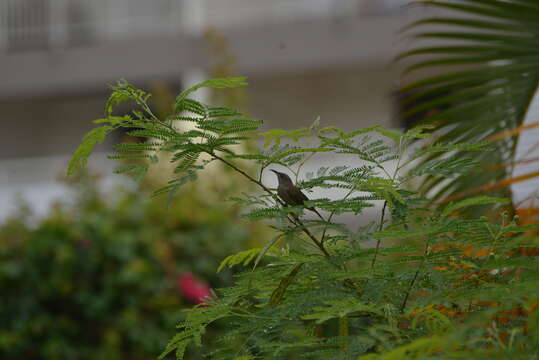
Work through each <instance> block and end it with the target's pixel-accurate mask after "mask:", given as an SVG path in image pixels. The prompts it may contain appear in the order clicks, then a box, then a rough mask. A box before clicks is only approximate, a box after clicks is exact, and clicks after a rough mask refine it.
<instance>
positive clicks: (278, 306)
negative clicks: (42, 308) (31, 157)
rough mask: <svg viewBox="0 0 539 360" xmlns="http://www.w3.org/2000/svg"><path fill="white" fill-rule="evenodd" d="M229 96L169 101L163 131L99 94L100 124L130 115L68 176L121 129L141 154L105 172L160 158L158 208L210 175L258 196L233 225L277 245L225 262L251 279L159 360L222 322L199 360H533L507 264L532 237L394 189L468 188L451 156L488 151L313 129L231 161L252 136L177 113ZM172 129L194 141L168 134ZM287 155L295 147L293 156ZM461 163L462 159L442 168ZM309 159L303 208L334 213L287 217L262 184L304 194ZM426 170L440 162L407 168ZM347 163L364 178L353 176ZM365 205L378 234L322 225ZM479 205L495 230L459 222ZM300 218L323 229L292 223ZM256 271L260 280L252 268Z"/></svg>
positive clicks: (131, 150)
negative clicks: (318, 161) (219, 169)
mask: <svg viewBox="0 0 539 360" xmlns="http://www.w3.org/2000/svg"><path fill="white" fill-rule="evenodd" d="M242 85H245V79H243V78H231V79H213V80H208V81H205V82H203V83H201V84H199V85H197V86H195V87H193V88H191V89H188V90H186V91H184V92H182V93H181V94H180V95H179V96H178V97H177V98H176V102H175V104H174V112H173V115H171V116H170V117H168V118H167V119H165V120H163V121H161V120H159V119H157V118H155V116H153V114H152V113H151V112H149V111H147V109H148V106H147V103H146V101H147V99H148V98H149V95H148V94H146V93H144V92H142V91H141V90H138V89H136V88H135V87H133V86H132V85H130V84H128V83H127V82H125V81H122V82H120V83H119V84H118V85H117V86H115V87H113V90H114V91H113V93H112V96H111V98H110V100H109V103H108V106H107V108H108V109H111V108H112V106H113V105H115V104H116V103H118V102H122V101H127V100H134V101H135V102H137V103H138V104H139V106H140V111H137V112H134V113H133V114H130V115H125V116H123V117H115V116H112V115H109V116H108V117H107V118H105V119H100V120H98V121H97V123H100V124H102V125H101V127H98V128H96V129H94V130H92V131H91V132H90V133H89V135H87V136H86V138H85V140H84V141H83V143H82V144H81V146H80V147H79V149H78V150H77V152H76V153H75V155H74V156H73V159H72V162H71V164H70V172H73V171H75V170H76V169H77V168H78V167H79V166H80V165H81V164H84V162H85V161H86V158H87V156H88V155H89V153H90V152H91V150H92V147H93V145H94V144H95V143H96V142H97V141H100V140H101V139H102V138H103V137H104V136H106V134H107V133H109V132H110V131H112V130H114V129H115V128H120V127H121V128H126V129H127V130H128V131H129V132H130V134H131V135H133V136H138V137H141V138H144V139H147V142H146V143H145V147H144V150H146V151H145V152H141V147H140V146H139V145H132V144H119V145H118V146H117V147H116V149H117V150H118V152H119V155H118V156H114V158H120V159H132V158H141V159H147V160H148V162H141V163H138V164H136V165H130V166H128V167H124V168H123V169H122V170H121V171H124V172H132V173H134V174H135V176H136V177H141V176H142V175H144V173H145V172H146V171H147V170H148V168H149V167H150V166H151V165H152V164H153V163H155V162H157V161H159V156H158V155H160V153H162V152H167V153H170V154H171V155H172V156H171V157H169V158H170V159H171V162H172V163H173V164H174V165H175V166H176V167H175V171H174V175H173V178H172V179H171V180H170V182H169V183H168V184H167V185H166V186H165V187H164V188H161V189H159V190H157V191H156V194H169V196H170V195H171V194H174V193H175V192H177V191H178V190H179V189H180V188H181V187H182V186H184V185H185V184H186V183H188V182H190V181H193V180H196V179H197V176H198V174H199V173H200V172H201V171H203V170H205V169H206V167H207V165H208V164H210V163H213V162H218V163H223V164H226V165H227V166H229V167H230V168H231V169H233V170H234V171H236V172H238V173H240V174H242V175H243V176H244V177H245V178H247V179H248V180H249V181H251V182H252V183H253V184H256V185H257V186H258V189H259V193H256V194H255V195H253V194H249V193H244V194H243V195H242V196H241V197H239V198H237V199H236V200H237V201H239V203H240V204H243V206H244V207H245V211H246V213H245V214H244V216H245V217H247V218H249V219H251V220H253V221H255V222H263V221H269V222H270V224H271V226H272V227H273V228H274V229H275V230H276V231H277V236H275V237H273V238H272V237H267V239H266V242H267V243H266V245H265V246H264V247H263V248H251V249H248V250H245V251H242V252H240V253H237V254H233V255H230V256H228V257H227V258H226V259H225V260H224V261H223V263H222V264H221V266H220V268H224V267H227V266H235V265H236V264H240V263H242V264H249V263H250V264H253V267H254V268H255V269H254V270H252V271H245V272H243V273H242V274H240V276H239V277H238V280H237V281H236V282H235V284H234V285H233V286H230V287H226V288H223V289H220V290H219V291H218V292H217V295H218V296H217V297H216V298H214V299H212V300H211V301H209V302H208V303H205V304H204V306H198V307H195V308H193V309H191V310H188V311H187V319H186V320H185V321H182V322H181V323H180V324H179V328H180V330H179V332H178V333H177V335H176V336H174V337H173V338H172V340H171V341H170V342H169V344H168V346H167V348H166V349H165V351H164V352H163V354H162V357H166V356H168V355H169V354H174V353H175V355H176V357H178V358H183V357H184V355H185V351H186V349H196V348H197V347H199V346H201V344H203V343H204V344H206V343H207V340H208V337H207V335H208V330H210V329H211V328H212V326H213V324H215V323H216V322H222V321H227V322H228V323H230V324H232V325H233V327H231V328H230V329H228V330H227V331H225V332H224V333H223V334H222V336H220V337H219V339H220V342H218V343H214V345H213V346H212V347H211V352H210V354H211V355H210V358H212V359H238V360H239V359H241V360H248V359H320V360H322V359H330V358H331V359H335V360H336V359H343V360H344V359H364V360H366V359H369V360H372V359H388V360H389V359H456V358H462V359H493V358H499V359H502V358H506V359H517V358H522V359H536V358H537V355H538V352H537V348H538V345H539V321H538V319H539V316H538V311H539V310H537V309H538V304H539V266H538V263H537V261H536V259H534V258H532V257H526V256H522V255H521V253H520V252H519V250H520V248H521V247H522V246H529V245H530V242H531V244H537V238H536V237H535V236H534V235H533V234H529V232H530V231H533V230H537V229H539V226H528V227H523V226H519V225H518V219H512V218H508V217H507V216H506V215H504V212H503V206H504V205H505V204H507V203H509V202H510V201H509V200H507V199H500V198H494V197H486V196H478V197H474V198H467V199H465V200H462V201H459V202H456V203H449V204H444V205H443V206H438V207H436V206H433V204H430V203H429V199H426V198H422V197H421V196H420V195H419V194H418V193H417V192H415V191H414V190H413V189H409V188H408V187H407V185H408V183H409V182H410V180H412V179H414V178H420V177H421V176H424V175H429V176H433V177H437V178H439V179H440V181H441V183H442V184H443V181H444V180H447V179H449V178H451V177H452V176H454V175H455V174H470V170H471V169H474V167H475V166H477V163H475V162H474V161H472V160H471V159H470V158H469V157H467V156H466V155H465V154H466V153H473V152H478V151H489V148H488V143H445V142H440V141H437V140H436V139H435V138H432V139H430V140H432V141H431V142H429V143H428V144H426V145H425V146H424V147H422V148H418V147H417V146H416V147H415V148H414V147H413V146H411V145H412V144H413V143H415V142H416V141H417V140H421V139H424V138H428V137H431V136H432V134H429V133H428V131H429V130H430V127H428V126H423V127H418V128H414V129H411V130H409V131H407V132H406V133H400V132H397V131H392V130H385V129H382V128H380V127H377V126H374V127H371V128H368V129H361V130H357V131H353V132H344V131H342V130H340V129H337V128H334V127H329V128H319V127H318V126H317V124H314V125H313V126H312V127H311V128H304V129H298V130H292V131H286V130H280V129H277V130H272V131H269V132H266V133H264V134H262V135H263V136H265V137H266V138H267V141H266V144H265V147H264V148H261V149H256V150H254V151H252V152H249V153H245V152H244V151H242V149H241V148H238V147H237V146H231V145H238V144H241V143H242V142H243V141H244V140H246V139H248V138H249V136H248V134H249V133H250V132H251V131H252V130H256V129H257V128H258V127H259V126H260V122H259V121H255V120H250V119H248V118H245V117H243V116H242V115H241V114H239V113H238V112H236V111H235V110H233V109H228V108H223V107H212V106H208V105H206V104H202V103H200V102H198V101H195V100H193V99H191V98H189V95H190V94H191V93H192V92H193V91H195V90H197V89H198V88H200V87H204V86H207V87H214V88H226V87H235V86H242ZM183 122H189V123H192V124H194V128H192V129H190V130H184V129H181V128H178V127H177V126H179V124H182V123H183ZM103 124H104V125H103ZM299 139H303V140H307V139H308V140H309V141H308V144H309V145H308V146H307V147H305V146H301V145H298V144H297V143H294V141H296V142H297V141H298V140H299ZM284 140H286V142H287V143H286V144H284V143H285V141H284ZM305 143H307V142H305ZM305 143H304V144H305ZM461 151H464V155H463V154H461V156H458V157H455V156H452V155H454V154H455V153H456V152H461ZM321 152H330V153H332V154H333V155H334V158H333V159H334V166H332V167H331V168H320V169H319V170H318V171H317V172H315V173H308V174H305V178H304V179H303V180H301V181H299V182H297V185H298V186H299V187H300V188H303V189H305V191H306V192H307V191H309V190H311V189H334V190H339V191H341V192H342V196H341V197H340V198H336V199H329V198H319V197H317V196H316V193H314V194H310V195H309V196H310V198H311V199H312V200H311V201H308V202H306V203H305V204H303V205H297V206H287V207H285V206H283V205H285V204H284V201H285V199H283V198H280V197H279V196H277V195H276V194H275V192H274V191H273V190H272V189H270V188H268V187H267V186H266V185H265V184H264V183H262V181H261V178H262V176H261V175H262V173H263V171H264V170H265V169H269V168H270V167H271V168H273V167H275V166H277V167H278V168H279V169H283V168H285V169H286V171H287V172H288V173H289V174H294V175H295V177H296V178H297V179H302V177H303V174H302V172H301V170H302V168H303V166H304V164H305V162H306V161H308V160H309V159H311V158H312V157H313V156H315V155H316V154H318V153H321ZM431 154H444V156H442V157H438V158H437V159H433V160H431V161H423V162H420V164H421V165H419V166H414V164H416V163H417V162H416V160H421V159H422V160H425V159H429V158H430V155H431ZM351 160H353V162H352V161H351ZM358 160H361V161H363V164H362V165H356V166H354V165H353V164H356V163H357V161H358ZM245 161H250V162H252V163H254V164H256V165H257V166H258V171H257V172H256V174H254V172H253V171H252V170H245V169H244V168H243V167H242V166H241V164H242V163H243V162H245ZM390 164H391V166H390ZM251 169H252V167H251ZM375 201H378V202H379V203H380V204H383V206H381V210H380V214H379V215H380V217H379V221H377V222H376V223H370V224H367V225H359V224H358V225H357V226H353V227H350V226H344V225H343V224H340V223H338V222H336V221H335V220H336V218H335V217H334V215H338V214H347V215H349V216H350V217H351V218H352V219H356V218H357V217H359V216H361V214H362V212H363V211H364V210H365V209H366V208H368V207H372V206H373V202H375ZM478 205H488V206H489V207H490V209H491V210H492V211H491V213H492V214H497V216H492V218H490V219H487V218H473V217H469V218H464V217H462V216H459V212H461V211H462V210H463V209H466V208H469V207H471V206H478ZM311 207H316V208H317V209H318V210H319V211H321V212H322V213H323V214H324V215H323V216H325V218H324V219H323V220H320V219H317V218H315V220H310V219H309V218H307V217H305V216H304V211H305V210H306V209H309V208H311ZM277 244H279V246H282V248H281V249H276V247H277ZM261 258H266V259H268V261H269V264H266V265H261V264H258V262H259V260H260V259H261Z"/></svg>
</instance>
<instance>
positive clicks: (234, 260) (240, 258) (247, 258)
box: [217, 248, 263, 272]
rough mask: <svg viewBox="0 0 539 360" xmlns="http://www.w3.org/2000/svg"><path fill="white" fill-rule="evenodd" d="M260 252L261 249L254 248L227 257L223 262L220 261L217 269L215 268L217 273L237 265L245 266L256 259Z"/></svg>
mask: <svg viewBox="0 0 539 360" xmlns="http://www.w3.org/2000/svg"><path fill="white" fill-rule="evenodd" d="M262 250H263V249H261V248H254V249H249V250H245V251H240V252H239V253H237V254H234V255H229V256H227V257H226V258H225V259H224V260H223V261H221V264H219V267H218V268H217V272H221V270H223V269H224V268H225V267H229V268H231V267H233V266H236V265H239V264H242V265H244V266H247V265H249V263H251V262H252V261H253V260H254V259H255V258H256V257H257V255H258V254H260V252H261V251H262Z"/></svg>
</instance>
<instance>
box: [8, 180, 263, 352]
mask: <svg viewBox="0 0 539 360" xmlns="http://www.w3.org/2000/svg"><path fill="white" fill-rule="evenodd" d="M81 180H82V181H81ZM81 183H82V184H81ZM77 184H81V185H80V186H79V187H78V188H77V189H76V191H75V193H76V194H77V195H78V196H77V200H76V201H75V202H74V203H73V204H63V205H62V204H58V205H56V206H55V207H54V208H52V209H51V212H50V214H49V215H48V216H47V217H46V218H45V219H43V220H40V221H39V222H38V223H37V224H36V225H35V226H30V225H27V224H26V221H27V220H28V218H29V217H31V214H28V213H27V212H25V211H24V212H21V213H20V214H16V215H15V216H14V217H12V219H11V220H10V221H9V222H7V223H5V224H2V225H1V226H0V287H1V289H2V295H1V296H0V358H2V359H11V360H18V359H25V360H33V359H35V360H43V359H44V360H50V359H73V360H75V359H80V360H85V359H94V360H95V359H107V360H123V359H130V360H138V359H154V358H155V355H156V354H157V353H159V352H160V351H162V349H163V348H164V347H165V345H166V343H167V340H168V338H169V337H170V334H171V332H173V331H174V327H175V324H176V323H177V322H178V321H180V320H181V319H183V317H184V316H183V314H182V311H181V310H182V308H183V309H185V308H189V307H191V306H192V305H193V302H192V301H191V299H190V298H189V297H188V296H187V295H188V294H187V293H186V291H187V290H188V289H185V288H184V286H182V283H181V279H182V277H185V276H186V275H188V274H191V273H192V274H194V275H195V276H196V277H198V278H199V279H200V281H204V282H206V283H208V285H210V286H212V287H217V288H219V287H223V286H227V285H229V284H231V280H232V278H231V273H230V271H228V270H225V271H222V272H221V273H219V274H216V273H215V269H216V267H217V266H218V265H219V263H220V261H221V260H222V257H223V254H227V253H231V252H236V251H239V250H241V249H242V248H245V247H246V246H253V245H256V244H257V241H256V239H257V238H258V237H260V236H262V234H264V232H263V231H261V229H260V227H258V228H257V227H253V226H245V225H244V224H241V223H238V222H237V219H238V217H239V214H238V213H237V210H236V209H234V208H233V207H227V208H224V209H217V208H215V207H213V206H209V205H207V204H206V203H204V202H203V201H201V200H200V197H199V196H198V195H197V194H196V193H193V192H189V193H185V192H183V193H182V196H181V197H178V198H176V199H175V201H174V203H173V204H171V205H170V207H169V208H168V209H166V208H165V206H164V203H163V201H161V200H162V199H153V200H151V201H150V200H149V199H148V197H147V195H145V194H144V191H141V189H140V188H137V189H136V190H135V191H132V190H130V191H118V190H117V189H116V191H114V192H106V193H101V192H99V191H97V189H96V185H95V184H94V181H93V180H92V179H90V178H89V177H86V176H85V177H83V178H82V179H79V181H77ZM111 198H114V199H115V200H114V201H110V200H111ZM225 325H226V324H221V325H220V326H219V327H218V328H215V327H214V328H213V329H212V331H210V333H208V335H209V336H208V339H212V338H214V337H215V335H216V334H217V333H218V332H219V331H222V330H223V329H224V328H225V327H226V326H225ZM209 343H210V344H211V341H209ZM202 351H204V350H203V349H200V350H199V351H197V352H193V353H192V354H191V355H192V356H191V357H190V358H193V359H196V358H200V354H199V353H200V352H202ZM206 351H207V349H206Z"/></svg>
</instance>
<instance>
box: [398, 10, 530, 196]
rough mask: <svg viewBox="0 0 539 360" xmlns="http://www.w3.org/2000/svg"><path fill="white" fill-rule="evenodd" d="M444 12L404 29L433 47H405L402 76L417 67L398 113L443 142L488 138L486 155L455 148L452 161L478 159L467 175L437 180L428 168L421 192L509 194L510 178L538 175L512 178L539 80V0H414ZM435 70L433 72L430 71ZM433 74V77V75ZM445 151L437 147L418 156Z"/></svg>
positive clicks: (404, 89)
mask: <svg viewBox="0 0 539 360" xmlns="http://www.w3.org/2000/svg"><path fill="white" fill-rule="evenodd" d="M417 3H418V4H423V5H427V6H429V7H433V8H437V9H439V10H442V11H445V12H444V13H443V14H442V15H441V16H437V17H428V18H425V19H421V20H419V21H417V22H415V23H413V24H412V25H411V26H410V27H409V29H408V30H407V32H406V34H408V35H409V36H411V37H413V38H415V39H417V40H419V41H420V43H421V42H422V41H424V40H426V41H431V42H434V43H435V44H436V45H428V46H424V45H420V46H419V47H417V48H415V49H413V50H411V51H408V52H405V53H403V54H402V55H401V56H400V59H401V60H409V62H408V66H407V69H406V71H405V74H409V73H412V72H413V73H414V75H416V73H417V74H418V75H416V76H415V77H414V78H413V80H408V81H407V82H406V83H405V85H404V86H403V87H402V88H401V90H400V91H401V93H402V94H403V95H404V101H403V106H404V109H405V110H404V111H403V114H402V117H403V118H404V119H408V120H411V119H416V120H419V121H421V123H427V124H432V125H433V129H432V131H435V132H437V134H438V138H437V139H438V141H442V142H469V143H474V142H482V141H488V142H489V143H491V144H492V147H493V150H492V151H490V152H488V153H481V152H480V153H470V152H468V151H467V150H466V149H463V150H459V151H455V152H454V153H453V154H452V155H453V156H454V157H455V159H459V158H461V157H468V158H471V159H472V160H473V161H475V162H479V163H480V164H481V167H480V168H478V169H476V171H475V172H474V175H473V176H464V175H458V174H456V175H455V176H453V177H452V178H440V177H437V176H434V175H431V174H429V175H428V176H427V177H426V179H425V180H424V181H423V182H422V188H421V189H422V190H423V191H424V192H430V193H431V195H432V199H433V200H442V199H445V200H446V201H448V200H455V199H459V198H462V197H465V196H468V195H476V194H478V193H489V194H491V195H494V196H508V195H509V192H508V189H507V187H508V186H509V185H511V184H514V183H518V182H521V181H525V180H528V179H530V178H533V177H537V173H536V172H532V173H529V174H524V175H521V176H518V177H512V176H513V175H512V171H513V168H514V166H515V165H516V164H519V163H528V162H532V161H537V159H530V158H529V157H528V156H525V157H524V158H521V159H517V158H516V157H515V150H516V146H517V143H518V139H519V135H520V134H521V133H522V132H524V131H526V130H527V129H530V128H533V127H536V126H537V125H538V124H537V123H536V122H534V123H531V124H529V125H526V126H524V125H523V122H524V119H525V118H526V116H527V115H528V112H529V109H530V105H531V102H532V100H533V98H534V96H535V94H536V92H537V86H538V82H539V70H538V69H539V67H538V64H539V28H538V27H537V23H538V22H539V3H538V2H537V1H534V0H511V1H505V0H454V1H438V0H435V1H418V2H417ZM433 70H434V71H433ZM433 73H434V74H435V75H433ZM441 156H445V154H444V153H435V154H432V155H431V156H429V157H426V158H425V160H424V161H433V160H436V159H439V158H440V157H441Z"/></svg>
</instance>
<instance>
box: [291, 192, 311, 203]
mask: <svg viewBox="0 0 539 360" xmlns="http://www.w3.org/2000/svg"><path fill="white" fill-rule="evenodd" d="M295 190H297V191H293V192H292V194H290V195H291V197H292V200H293V201H294V203H296V204H297V205H303V203H304V202H305V201H307V200H309V198H308V197H307V196H306V195H305V194H304V193H303V192H302V191H301V190H300V189H298V188H296V189H295Z"/></svg>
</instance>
